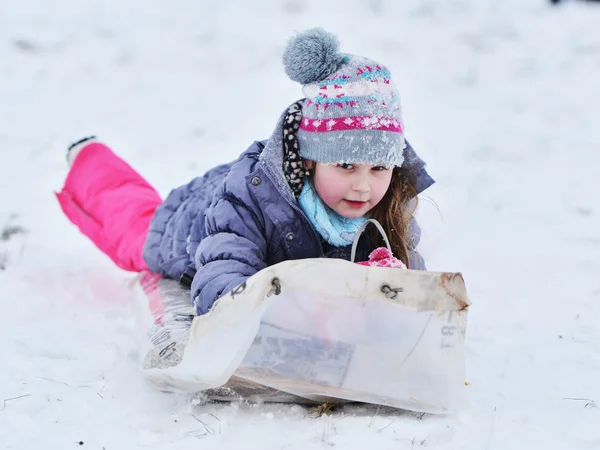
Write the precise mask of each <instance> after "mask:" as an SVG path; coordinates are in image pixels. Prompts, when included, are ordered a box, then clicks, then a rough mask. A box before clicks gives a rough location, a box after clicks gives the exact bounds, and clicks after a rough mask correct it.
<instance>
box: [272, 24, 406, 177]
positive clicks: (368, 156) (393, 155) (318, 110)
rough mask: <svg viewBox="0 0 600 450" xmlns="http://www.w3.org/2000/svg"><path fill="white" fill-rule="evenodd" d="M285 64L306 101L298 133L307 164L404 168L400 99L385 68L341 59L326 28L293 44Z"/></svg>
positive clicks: (342, 55)
mask: <svg viewBox="0 0 600 450" xmlns="http://www.w3.org/2000/svg"><path fill="white" fill-rule="evenodd" d="M283 63H284V66H285V71H286V73H287V75H288V76H289V77H290V78H291V79H292V80H294V81H297V82H299V83H301V84H302V85H303V88H302V91H303V93H304V96H305V97H306V100H305V101H304V104H303V106H302V121H301V123H300V128H299V129H298V131H297V137H298V142H299V150H300V156H301V157H302V158H304V159H310V160H313V161H318V162H322V163H330V164H335V163H354V164H373V165H385V166H401V165H402V162H403V161H404V158H403V150H404V147H405V142H404V127H403V124H402V118H401V109H400V96H399V94H398V91H397V89H396V87H395V85H394V83H393V82H392V80H391V75H390V72H389V70H388V69H387V68H386V67H385V66H383V65H381V64H379V63H377V62H375V61H372V60H370V59H368V58H364V57H361V56H354V55H350V54H345V53H341V52H340V51H339V42H338V40H337V38H336V37H335V36H334V35H333V34H331V33H328V32H327V31H325V30H324V29H322V28H313V29H310V30H307V31H304V32H302V33H300V34H297V35H295V36H293V37H292V38H290V39H289V41H288V43H287V46H286V49H285V52H284V54H283Z"/></svg>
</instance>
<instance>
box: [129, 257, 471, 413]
mask: <svg viewBox="0 0 600 450" xmlns="http://www.w3.org/2000/svg"><path fill="white" fill-rule="evenodd" d="M135 289H136V293H137V294H136V297H137V299H138V301H137V305H138V308H137V310H138V313H139V314H138V316H139V328H140V330H141V331H142V341H141V346H142V348H141V350H142V351H141V356H142V362H141V363H142V370H143V373H144V374H145V376H146V377H147V379H148V380H149V381H150V382H151V383H152V384H154V385H155V386H156V387H158V388H159V389H161V390H164V391H174V392H189V393H192V392H193V393H195V392H200V391H203V392H204V393H205V394H206V396H207V398H209V399H213V400H237V399H244V400H249V401H275V402H299V403H305V402H309V403H310V402H316V403H317V402H324V401H333V402H336V401H339V402H344V401H358V402H366V403H374V404H380V405H386V406H392V407H398V408H403V409H409V410H413V411H420V412H430V413H450V412H455V411H457V410H458V409H460V406H461V403H462V401H463V394H464V389H465V387H464V382H465V354H464V340H465V332H466V326H467V313H468V307H469V305H470V302H469V300H468V298H467V293H466V288H465V284H464V281H463V278H462V275H461V274H460V273H443V272H423V271H414V270H407V269H396V268H382V267H366V266H361V265H358V264H353V263H351V262H348V261H343V260H336V259H325V258H319V259H304V260H297V261H286V262H282V263H280V264H277V265H274V266H271V267H267V268H265V269H263V270H262V271H260V272H259V273H257V274H255V275H254V276H252V277H250V278H249V279H248V280H247V281H246V282H245V283H244V284H242V285H241V286H239V287H237V288H236V289H234V290H233V291H231V292H229V293H227V294H226V295H224V296H223V297H222V298H221V299H219V301H218V302H217V303H216V304H215V305H214V307H213V308H212V310H211V311H210V312H209V313H208V314H205V315H203V316H195V315H194V310H193V307H192V305H191V301H190V292H189V290H187V289H185V288H183V287H182V286H180V285H179V283H177V282H176V281H173V280H168V279H162V278H160V277H159V276H158V275H156V274H153V273H150V272H144V273H142V274H140V276H139V279H138V282H137V283H136V287H135Z"/></svg>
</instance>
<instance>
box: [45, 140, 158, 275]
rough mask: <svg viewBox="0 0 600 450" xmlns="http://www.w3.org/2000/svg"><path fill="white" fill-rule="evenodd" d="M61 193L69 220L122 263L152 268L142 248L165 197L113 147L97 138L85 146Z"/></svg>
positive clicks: (139, 268) (133, 267)
mask: <svg viewBox="0 0 600 450" xmlns="http://www.w3.org/2000/svg"><path fill="white" fill-rule="evenodd" d="M56 197H57V198H58V202H59V203H60V206H61V208H62V210H63V211H64V213H65V214H66V215H67V217H68V218H69V220H70V221H71V222H73V223H74V224H75V225H77V227H79V230H80V231H81V232H82V233H83V234H84V235H86V236H87V237H88V238H90V239H91V240H92V242H93V243H94V244H96V246H97V247H98V248H99V249H100V250H102V251H103V252H104V253H106V254H107V255H108V256H109V257H110V258H111V259H112V260H113V261H114V262H115V264H116V265H117V266H119V267H120V268H122V269H125V270H129V271H132V272H141V271H142V270H147V269H148V266H147V265H146V263H145V262H144V258H143V257H142V250H143V247H144V242H145V241H146V237H147V235H148V229H149V227H150V221H151V220H152V217H153V215H154V211H155V210H156V208H157V207H158V206H159V205H160V204H161V203H162V200H161V198H160V196H159V194H158V192H156V190H155V189H154V188H153V187H152V186H150V184H149V183H148V182H147V181H146V180H144V179H143V178H142V176H141V175H140V174H138V173H137V172H136V171H135V170H133V169H132V168H131V166H129V165H128V164H127V163H126V162H125V161H123V160H122V159H121V158H119V157H118V156H117V155H115V154H114V153H113V152H112V150H111V149H110V148H108V147H107V146H106V145H104V144H100V143H98V142H92V143H90V144H88V145H87V146H85V147H84V148H83V149H81V151H80V152H79V154H78V155H77V157H76V158H75V161H74V162H73V166H72V167H71V169H70V171H69V174H68V175H67V179H66V181H65V185H64V187H63V189H62V191H61V192H59V193H57V194H56Z"/></svg>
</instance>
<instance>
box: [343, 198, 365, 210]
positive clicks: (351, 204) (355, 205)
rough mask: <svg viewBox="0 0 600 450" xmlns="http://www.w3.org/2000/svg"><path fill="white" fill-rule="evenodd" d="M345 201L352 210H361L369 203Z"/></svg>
mask: <svg viewBox="0 0 600 450" xmlns="http://www.w3.org/2000/svg"><path fill="white" fill-rule="evenodd" d="M344 201H345V202H346V204H347V205H348V206H349V207H350V208H354V209H360V208H362V207H363V206H365V205H366V204H367V202H357V201H354V200H344Z"/></svg>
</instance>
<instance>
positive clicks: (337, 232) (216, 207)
mask: <svg viewBox="0 0 600 450" xmlns="http://www.w3.org/2000/svg"><path fill="white" fill-rule="evenodd" d="M283 61H284V65H285V69H286V73H287V74H288V76H289V77H290V78H291V79H292V80H294V81H297V82H299V83H301V84H302V85H303V94H304V98H303V99H302V100H299V101H297V102H295V103H293V104H292V105H291V106H289V107H288V108H287V109H286V110H285V112H284V113H283V114H282V116H281V117H280V119H279V122H278V123H277V126H276V128H275V131H274V133H273V135H272V136H271V138H270V139H268V140H266V141H261V142H254V143H253V144H252V145H251V146H250V147H249V148H248V149H247V150H246V151H245V152H244V153H242V154H241V156H240V157H239V158H238V159H237V161H235V162H233V163H230V164H224V165H221V166H218V167H215V168H213V169H211V170H209V171H208V172H207V173H206V174H205V175H204V176H202V177H198V178H195V179H194V180H192V181H191V182H190V183H189V184H186V185H184V186H181V187H179V188H177V189H175V190H173V191H172V192H171V193H170V194H169V196H168V197H167V199H166V200H165V201H164V202H163V201H162V200H161V199H160V197H159V195H158V193H157V192H156V191H155V190H154V189H153V188H152V187H151V186H150V185H149V184H148V183H147V182H146V181H145V180H144V179H143V178H142V177H141V176H140V175H139V174H137V173H136V172H135V171H134V170H133V169H132V168H131V167H130V166H129V165H127V163H125V162H124V161H123V160H121V159H120V158H119V157H118V156H116V155H115V154H114V153H113V152H112V151H111V150H110V149H109V148H108V147H107V146H105V145H104V144H101V143H99V142H98V141H97V140H96V139H95V138H86V139H83V140H82V141H79V142H77V143H75V144H73V145H72V146H71V147H70V148H69V153H68V160H69V164H70V166H71V168H70V171H69V174H68V176H67V179H66V182H65V186H64V188H63V190H62V192H60V193H59V194H57V197H58V200H59V202H60V205H61V207H62V209H63V211H64V212H65V214H66V215H67V216H68V217H69V219H70V220H71V221H72V222H73V223H74V224H76V225H77V226H78V227H79V229H80V230H81V231H82V232H83V233H84V234H85V235H86V236H88V237H89V238H90V239H91V240H92V241H93V242H94V243H95V244H96V245H97V246H98V247H99V248H100V249H101V250H102V251H104V252H105V253H106V254H107V255H108V256H110V257H111V259H112V260H113V261H114V262H115V263H116V264H117V265H118V266H119V267H121V268H123V269H125V270H130V271H142V270H147V269H149V270H151V271H153V272H156V273H159V274H161V275H163V276H166V277H169V278H173V279H176V280H180V282H181V283H182V284H185V285H187V286H189V287H190V288H191V296H192V301H193V304H194V306H195V308H196V311H197V313H198V314H204V313H206V312H207V311H209V310H210V308H211V307H212V305H213V304H214V302H215V301H216V300H217V299H218V298H219V297H221V296H222V295H224V294H226V293H227V292H229V291H230V290H232V289H234V288H235V287H237V286H239V285H240V284H241V283H242V282H244V280H245V279H246V278H248V277H250V276H252V275H253V274H255V273H256V272H258V271H260V270H261V269H263V268H265V267H267V266H270V265H273V264H276V263H279V262H281V261H285V260H290V259H302V258H316V257H329V258H344V259H347V260H349V259H350V249H351V246H352V243H353V241H354V238H355V234H356V232H357V230H358V228H359V227H360V226H361V224H362V223H363V222H364V221H365V220H367V219H368V218H374V219H376V220H378V221H379V222H380V223H381V224H382V225H383V227H384V229H385V231H386V234H387V236H388V239H389V243H390V245H391V248H392V251H393V253H394V255H396V257H398V258H399V259H401V260H402V262H404V264H405V265H406V266H407V267H409V268H412V269H424V268H425V267H424V262H423V259H422V258H421V257H420V255H419V254H418V253H417V252H416V249H415V248H416V245H417V243H418V240H419V228H418V226H417V225H416V222H415V221H414V218H413V213H414V209H415V205H416V196H417V194H419V193H420V192H422V191H423V190H425V189H426V188H427V187H429V186H430V185H431V184H433V182H434V181H433V180H432V179H431V177H430V176H429V175H428V174H427V171H426V170H425V164H424V162H423V161H422V160H421V159H420V158H419V157H418V156H417V155H416V154H415V152H414V150H413V149H412V148H411V147H410V145H409V144H408V142H406V141H405V139H404V130H403V124H402V120H401V116H400V103H399V96H398V92H397V90H396V88H395V85H394V83H393V82H392V80H391V77H390V73H389V71H388V70H387V69H386V68H385V67H384V66H383V65H381V64H378V63H377V62H374V61H372V60H370V59H367V58H364V57H359V56H354V55H350V54H343V53H340V52H339V51H338V42H337V39H336V37H335V36H334V35H332V34H329V33H327V32H326V31H325V30H322V29H318V28H317V29H312V30H308V31H305V32H303V33H300V34H298V35H296V36H295V37H293V38H291V39H290V40H289V41H288V44H287V47H286V50H285V52H284V56H283ZM365 234H366V233H365ZM381 244H382V241H381V237H379V236H378V234H377V232H376V231H375V232H373V234H372V235H368V236H364V237H362V238H361V239H360V241H359V247H358V252H357V255H358V256H357V258H356V259H357V260H359V261H360V260H365V259H367V258H368V255H369V253H370V252H371V251H372V250H373V249H374V248H376V247H378V246H380V245H381Z"/></svg>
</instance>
